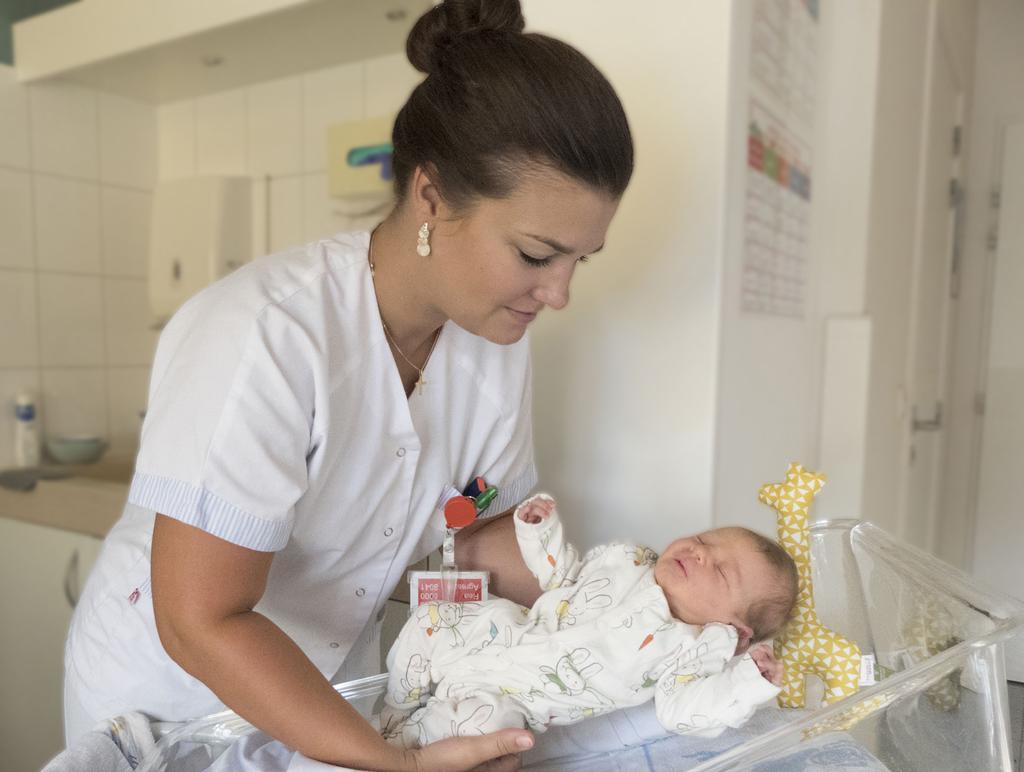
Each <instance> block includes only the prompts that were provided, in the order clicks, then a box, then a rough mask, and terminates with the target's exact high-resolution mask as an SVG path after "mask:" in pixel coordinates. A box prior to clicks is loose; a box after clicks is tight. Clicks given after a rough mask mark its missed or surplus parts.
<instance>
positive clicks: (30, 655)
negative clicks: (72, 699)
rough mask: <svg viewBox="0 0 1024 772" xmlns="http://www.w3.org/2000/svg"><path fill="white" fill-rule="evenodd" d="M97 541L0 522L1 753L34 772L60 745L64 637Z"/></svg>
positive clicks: (7, 765) (9, 766)
mask: <svg viewBox="0 0 1024 772" xmlns="http://www.w3.org/2000/svg"><path fill="white" fill-rule="evenodd" d="M101 544H102V542H101V541H100V540H99V539H96V538H94V537H91V536H83V535H81V534H77V533H71V532H69V531H61V530H58V529H56V528H48V527H45V526H40V525H33V524H31V523H24V522H21V521H18V520H9V519H5V518H0V749H2V751H0V753H2V756H3V762H2V765H0V766H2V767H3V769H5V770H9V771H10V772H36V771H37V770H39V769H40V768H41V767H42V766H43V765H44V764H45V763H46V762H47V761H49V760H50V758H52V757H53V756H55V755H56V754H57V753H59V752H60V751H61V750H62V749H63V748H64V719H63V677H64V639H65V637H66V635H67V630H68V623H69V622H70V621H71V612H72V603H73V602H75V601H76V600H77V597H78V594H79V593H80V591H81V588H82V586H83V585H84V584H85V577H86V575H87V574H88V571H89V569H90V568H91V567H92V565H93V563H94V562H95V560H96V557H97V556H98V554H99V550H100V545H101Z"/></svg>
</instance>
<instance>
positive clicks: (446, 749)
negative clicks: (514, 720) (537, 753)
mask: <svg viewBox="0 0 1024 772" xmlns="http://www.w3.org/2000/svg"><path fill="white" fill-rule="evenodd" d="M532 747H533V735H532V734H531V733H530V732H527V731H526V730H525V729H502V730H501V731H499V732H492V733H490V734H483V735H479V736H477V737H452V738H450V739H448V740H439V741H438V742H436V743H431V744H430V745H426V746H424V747H423V748H420V749H419V750H415V751H409V752H408V753H409V755H410V757H411V759H412V764H413V766H412V767H411V769H414V770H416V772H459V771H460V770H474V771H475V772H512V770H516V769H519V767H520V766H521V764H522V762H521V760H520V758H519V754H520V753H522V752H523V751H526V750H529V749H530V748H532Z"/></svg>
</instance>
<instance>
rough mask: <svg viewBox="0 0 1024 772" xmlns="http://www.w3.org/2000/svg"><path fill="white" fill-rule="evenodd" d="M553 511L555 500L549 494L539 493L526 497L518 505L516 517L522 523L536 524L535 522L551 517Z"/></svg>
mask: <svg viewBox="0 0 1024 772" xmlns="http://www.w3.org/2000/svg"><path fill="white" fill-rule="evenodd" d="M554 511H555V500H554V499H553V498H551V497H550V496H546V495H544V494H543V493H539V494H537V495H536V496H534V497H533V498H532V499H527V500H526V501H524V502H523V503H522V504H520V505H519V509H517V510H516V517H518V518H519V519H520V520H522V521H523V522H524V523H530V524H531V525H537V523H543V522H544V521H545V520H547V519H548V518H549V517H551V513H552V512H554Z"/></svg>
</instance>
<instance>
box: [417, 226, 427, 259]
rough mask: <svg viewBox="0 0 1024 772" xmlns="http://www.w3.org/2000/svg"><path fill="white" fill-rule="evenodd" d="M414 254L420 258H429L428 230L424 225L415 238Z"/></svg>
mask: <svg viewBox="0 0 1024 772" xmlns="http://www.w3.org/2000/svg"><path fill="white" fill-rule="evenodd" d="M416 254H418V255H419V256H420V257H430V229H429V228H428V227H427V224H426V223H423V225H421V226H420V232H419V235H418V236H417V237H416Z"/></svg>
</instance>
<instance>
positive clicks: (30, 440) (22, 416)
mask: <svg viewBox="0 0 1024 772" xmlns="http://www.w3.org/2000/svg"><path fill="white" fill-rule="evenodd" d="M39 458H40V439H39V419H38V415H37V411H36V401H35V398H34V397H33V396H32V394H31V393H29V392H27V391H22V392H19V393H18V395H17V396H16V397H15V398H14V463H15V465H16V466H19V467H32V466H39Z"/></svg>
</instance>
